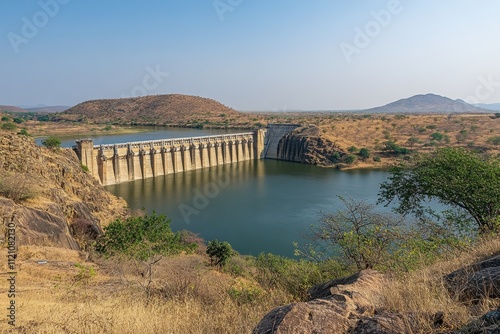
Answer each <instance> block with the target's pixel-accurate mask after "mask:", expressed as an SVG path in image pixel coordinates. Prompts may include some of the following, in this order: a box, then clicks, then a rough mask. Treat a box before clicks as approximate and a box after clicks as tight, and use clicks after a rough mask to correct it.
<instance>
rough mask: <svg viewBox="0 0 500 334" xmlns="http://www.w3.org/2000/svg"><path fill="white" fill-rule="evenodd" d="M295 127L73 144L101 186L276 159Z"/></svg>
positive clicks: (278, 125) (271, 126)
mask: <svg viewBox="0 0 500 334" xmlns="http://www.w3.org/2000/svg"><path fill="white" fill-rule="evenodd" d="M297 127H298V125H290V124H270V125H269V126H268V127H267V128H266V129H258V130H255V131H253V132H244V133H235V134H225V135H217V136H203V137H191V138H176V139H162V140H152V141H140V142H130V143H121V144H107V145H94V144H93V141H92V140H90V139H82V140H78V141H77V142H76V146H74V147H73V148H74V149H75V151H76V153H77V155H78V158H79V160H80V162H81V163H82V165H85V166H87V168H88V169H89V173H90V174H91V175H92V176H93V177H95V178H96V179H97V180H99V182H100V183H101V184H103V185H112V184H118V183H123V182H129V181H134V180H140V179H146V178H150V177H156V176H162V175H168V174H175V173H182V172H187V171H190V170H195V169H200V168H207V167H213V166H219V165H224V164H229V163H236V162H241V161H248V160H255V159H266V158H267V159H278V155H277V150H278V144H279V141H280V140H281V138H283V137H284V136H285V135H286V134H287V133H289V132H291V131H293V130H294V129H295V128H297Z"/></svg>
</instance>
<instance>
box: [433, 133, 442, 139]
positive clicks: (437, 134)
mask: <svg viewBox="0 0 500 334" xmlns="http://www.w3.org/2000/svg"><path fill="white" fill-rule="evenodd" d="M431 139H432V140H437V141H441V140H443V134H442V133H441V132H434V133H433V134H431Z"/></svg>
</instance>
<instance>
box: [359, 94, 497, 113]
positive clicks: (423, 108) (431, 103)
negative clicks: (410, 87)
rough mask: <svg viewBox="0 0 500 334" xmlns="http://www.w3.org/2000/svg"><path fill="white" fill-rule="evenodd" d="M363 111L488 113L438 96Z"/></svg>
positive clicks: (420, 96) (397, 102) (431, 95)
mask: <svg viewBox="0 0 500 334" xmlns="http://www.w3.org/2000/svg"><path fill="white" fill-rule="evenodd" d="M363 111H364V112H367V113H405V112H408V113H443V112H446V113H447V112H460V113H477V112H488V110H485V109H482V108H478V107H475V106H473V105H470V104H468V103H466V102H464V101H462V100H452V99H450V98H447V97H444V96H440V95H436V94H425V95H415V96H412V97H409V98H406V99H401V100H398V101H395V102H392V103H389V104H386V105H385V106H381V107H376V108H371V109H366V110H363Z"/></svg>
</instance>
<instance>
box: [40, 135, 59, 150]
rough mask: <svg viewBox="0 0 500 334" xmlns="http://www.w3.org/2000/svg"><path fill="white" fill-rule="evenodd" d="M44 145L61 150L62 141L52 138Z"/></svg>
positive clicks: (44, 142) (43, 142) (43, 143)
mask: <svg viewBox="0 0 500 334" xmlns="http://www.w3.org/2000/svg"><path fill="white" fill-rule="evenodd" d="M42 145H43V146H45V147H48V148H53V149H54V148H59V147H61V140H60V139H59V138H57V137H53V136H50V137H49V138H47V139H45V140H44V141H42Z"/></svg>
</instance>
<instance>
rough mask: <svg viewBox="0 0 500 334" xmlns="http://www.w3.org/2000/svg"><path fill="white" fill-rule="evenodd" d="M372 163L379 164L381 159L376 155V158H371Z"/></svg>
mask: <svg viewBox="0 0 500 334" xmlns="http://www.w3.org/2000/svg"><path fill="white" fill-rule="evenodd" d="M373 161H375V162H380V161H381V159H380V157H379V156H378V155H376V156H374V157H373Z"/></svg>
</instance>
